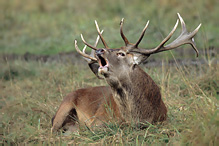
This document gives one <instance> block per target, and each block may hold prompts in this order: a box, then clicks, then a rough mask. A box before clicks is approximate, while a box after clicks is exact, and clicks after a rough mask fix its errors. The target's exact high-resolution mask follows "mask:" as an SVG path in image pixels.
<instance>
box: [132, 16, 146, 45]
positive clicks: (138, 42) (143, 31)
mask: <svg viewBox="0 0 219 146" xmlns="http://www.w3.org/2000/svg"><path fill="white" fill-rule="evenodd" d="M148 25H149V20H148V22H147V24H146V25H145V27H144V29H143V30H142V33H141V35H140V38H139V39H138V41H137V42H136V43H135V44H134V47H135V48H138V45H139V44H140V42H141V40H142V39H143V37H144V34H145V31H146V29H147V28H148Z"/></svg>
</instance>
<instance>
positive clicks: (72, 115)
mask: <svg viewBox="0 0 219 146" xmlns="http://www.w3.org/2000/svg"><path fill="white" fill-rule="evenodd" d="M76 118H77V113H76V110H75V108H74V104H73V103H72V102H71V101H69V100H68V98H66V99H64V100H63V102H62V103H61V105H60V107H59V109H58V111H57V112H56V115H55V116H54V117H53V118H52V130H58V129H60V128H62V127H63V129H64V130H67V129H69V127H71V126H74V125H75V123H76ZM74 129H75V128H74Z"/></svg>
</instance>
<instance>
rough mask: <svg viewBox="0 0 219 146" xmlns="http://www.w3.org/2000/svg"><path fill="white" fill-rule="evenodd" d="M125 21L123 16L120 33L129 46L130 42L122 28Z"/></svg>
mask: <svg viewBox="0 0 219 146" xmlns="http://www.w3.org/2000/svg"><path fill="white" fill-rule="evenodd" d="M123 23H124V18H122V20H121V21H120V34H121V37H122V39H123V40H124V42H125V45H126V46H127V45H128V44H130V43H129V41H128V39H127V38H126V37H125V35H124V33H123V30H122V27H123Z"/></svg>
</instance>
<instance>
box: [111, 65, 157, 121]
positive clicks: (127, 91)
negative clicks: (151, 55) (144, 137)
mask: <svg viewBox="0 0 219 146" xmlns="http://www.w3.org/2000/svg"><path fill="white" fill-rule="evenodd" d="M107 82H108V84H109V85H110V87H111V89H112V93H113V97H114V99H115V101H116V103H117V105H118V107H119V110H120V112H121V115H122V116H123V118H124V119H125V120H126V121H130V120H132V121H136V120H137V121H138V120H140V121H141V120H145V115H142V109H144V110H145V109H146V110H148V111H151V110H152V108H153V107H152V106H151V105H153V104H154V102H157V101H156V100H159V99H160V91H159V88H158V86H157V85H156V84H155V82H154V81H153V80H152V79H151V77H150V76H149V75H148V74H147V73H145V72H144V71H143V70H142V69H141V68H140V67H139V66H138V65H135V66H134V67H133V68H132V70H130V71H128V72H123V73H122V74H121V76H120V75H119V76H117V77H111V78H109V79H107ZM146 114H153V113H146ZM151 117H152V116H151ZM146 120H147V121H148V122H150V121H151V119H146Z"/></svg>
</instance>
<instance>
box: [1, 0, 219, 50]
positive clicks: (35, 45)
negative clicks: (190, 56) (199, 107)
mask: <svg viewBox="0 0 219 146" xmlns="http://www.w3.org/2000/svg"><path fill="white" fill-rule="evenodd" d="M218 7H219V2H218V1H217V0H208V1H206V0H198V1H196V0H184V1H176V0H171V1H169V0H153V1H149V0H135V1H131V0H128V1H125V0H120V1H117V0H110V1H102V0H95V1H90V0H84V1H83V3H82V2H81V0H67V1H59V0H47V1H44V0H37V1H33V0H32V1H31V0H0V32H1V33H0V53H16V54H24V53H26V52H30V53H34V54H56V53H58V52H63V51H64V52H69V51H73V50H74V49H73V41H74V39H78V40H80V34H81V33H83V34H84V37H85V39H86V40H87V41H88V42H90V43H93V42H94V40H95V38H96V35H97V33H96V29H95V25H94V20H97V21H98V22H99V25H100V28H101V29H104V30H105V32H104V37H105V39H106V40H107V42H108V44H109V46H110V47H112V48H114V47H116V48H117V47H118V46H121V45H124V43H123V41H122V39H121V37H120V34H119V22H120V20H121V18H125V24H124V31H125V34H126V35H127V37H128V38H129V40H130V41H131V42H133V43H134V42H135V41H136V40H137V39H138V37H139V35H140V32H141V30H142V29H143V27H144V25H145V24H146V22H147V20H150V25H149V28H148V30H147V33H146V36H145V38H144V40H143V42H142V43H141V45H140V46H141V47H143V48H151V47H156V46H157V45H158V44H159V43H160V42H161V40H162V39H163V38H164V37H165V36H166V35H167V34H168V33H169V32H170V30H171V29H172V27H173V26H174V24H175V22H176V19H177V15H176V13H177V12H179V13H180V14H181V15H182V17H183V18H184V19H185V22H186V24H187V26H188V29H189V30H190V31H192V30H194V29H195V28H196V27H197V26H198V24H199V23H202V27H201V29H200V31H199V33H198V35H197V37H196V40H197V41H196V42H197V46H198V48H208V47H209V46H214V47H219V42H218V41H217V40H218V38H219V35H218V34H219V28H218V25H219V20H218V13H219V9H218ZM179 29H180V28H179ZM81 43H82V42H81V41H79V46H81ZM187 47H188V46H187Z"/></svg>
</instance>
